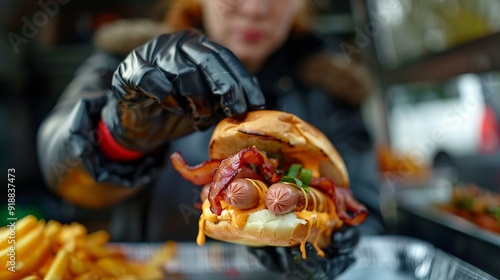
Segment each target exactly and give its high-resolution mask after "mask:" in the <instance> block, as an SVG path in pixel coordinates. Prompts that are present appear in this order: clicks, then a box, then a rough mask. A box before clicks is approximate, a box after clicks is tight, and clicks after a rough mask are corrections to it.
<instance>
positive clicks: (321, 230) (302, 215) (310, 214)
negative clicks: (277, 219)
mask: <svg viewBox="0 0 500 280" xmlns="http://www.w3.org/2000/svg"><path fill="white" fill-rule="evenodd" d="M246 180H248V181H250V182H252V184H253V185H254V186H255V188H256V189H257V191H258V192H259V205H258V206H257V207H256V208H253V209H248V210H241V209H236V208H234V207H231V206H229V205H228V204H226V203H225V202H224V201H221V206H222V209H223V210H222V213H221V215H219V216H217V215H216V214H214V213H212V212H211V211H210V202H209V201H208V200H205V201H204V202H203V206H202V209H203V212H202V214H201V216H200V220H199V223H198V236H197V237H196V243H197V244H198V245H200V246H201V245H203V244H205V240H206V238H205V221H210V222H214V223H216V222H218V221H224V220H226V221H229V222H230V223H232V224H233V225H234V226H235V227H237V228H244V227H245V225H246V222H247V219H248V216H249V215H250V214H252V213H254V212H256V211H258V210H262V209H264V208H265V207H266V203H265V194H266V191H267V186H266V185H265V184H264V183H263V182H261V181H259V180H252V179H246ZM301 190H302V192H303V194H304V197H305V207H304V209H307V207H308V206H309V203H310V202H309V199H308V196H307V193H306V192H305V190H304V189H302V188H301ZM309 191H310V195H311V198H312V201H311V202H312V205H313V210H311V211H308V210H302V211H295V214H296V215H297V218H299V219H303V220H305V221H306V222H307V227H308V229H307V235H306V236H305V237H304V239H303V240H302V241H301V242H300V252H301V254H302V258H303V259H306V258H307V254H306V248H305V245H306V242H310V243H311V244H312V246H313V247H314V249H315V250H316V253H317V254H318V255H319V256H321V257H324V256H325V253H324V251H323V250H322V249H321V248H320V247H319V245H318V244H317V243H318V239H319V237H321V236H331V234H332V233H333V230H334V229H336V228H339V227H341V226H342V224H343V222H342V220H341V219H339V217H338V215H337V211H336V208H335V204H334V202H333V200H332V199H330V198H329V197H327V196H326V195H325V194H323V193H321V192H320V191H318V190H316V189H314V188H309ZM327 210H328V212H325V211H327ZM314 226H316V228H317V231H314V233H313V231H312V229H313V227H314Z"/></svg>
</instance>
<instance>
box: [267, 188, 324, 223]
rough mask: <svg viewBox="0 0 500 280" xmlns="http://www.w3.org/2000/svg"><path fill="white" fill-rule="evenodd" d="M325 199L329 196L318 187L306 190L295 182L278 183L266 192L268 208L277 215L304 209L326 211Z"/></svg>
mask: <svg viewBox="0 0 500 280" xmlns="http://www.w3.org/2000/svg"><path fill="white" fill-rule="evenodd" d="M324 199H328V198H326V197H325V195H324V194H323V193H321V192H319V191H317V190H316V189H312V188H311V189H310V190H309V191H308V192H306V191H303V190H301V189H300V188H298V187H296V186H295V185H293V184H287V183H276V184H273V185H271V186H270V187H269V189H268V190H267V192H266V208H267V209H268V210H269V211H271V212H272V213H274V214H277V215H281V214H286V213H290V212H293V211H302V210H308V211H318V212H326V211H328V210H327V209H325V207H327V206H328V205H327V204H325V203H323V202H322V200H324Z"/></svg>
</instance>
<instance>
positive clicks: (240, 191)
mask: <svg viewBox="0 0 500 280" xmlns="http://www.w3.org/2000/svg"><path fill="white" fill-rule="evenodd" d="M222 198H223V200H224V201H225V202H226V203H227V204H229V205H230V206H233V207H236V208H238V209H242V210H246V209H251V208H254V207H257V206H258V205H259V199H260V197H259V192H258V191H257V189H256V188H255V186H254V185H253V184H252V182H250V181H248V180H245V179H241V178H236V179H234V180H233V181H232V182H231V184H229V186H228V187H227V188H226V189H225V190H224V191H223V193H222Z"/></svg>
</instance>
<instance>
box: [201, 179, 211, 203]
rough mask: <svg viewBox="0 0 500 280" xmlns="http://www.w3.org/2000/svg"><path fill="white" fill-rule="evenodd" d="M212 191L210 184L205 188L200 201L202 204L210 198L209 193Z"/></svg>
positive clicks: (202, 190)
mask: <svg viewBox="0 0 500 280" xmlns="http://www.w3.org/2000/svg"><path fill="white" fill-rule="evenodd" d="M209 191H210V183H208V184H206V185H204V186H203V188H202V189H201V192H200V200H201V202H203V201H205V199H207V198H208V192H209Z"/></svg>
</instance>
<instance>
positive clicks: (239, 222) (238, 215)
mask: <svg viewBox="0 0 500 280" xmlns="http://www.w3.org/2000/svg"><path fill="white" fill-rule="evenodd" d="M245 180H247V181H250V182H251V183H252V185H253V186H254V187H255V189H257V192H258V193H259V205H258V206H257V207H255V208H252V209H247V210H241V209H237V208H234V207H232V206H230V205H228V204H227V203H225V202H224V201H221V206H222V209H223V210H222V213H221V214H220V215H219V216H217V215H216V214H214V213H212V211H210V202H209V201H208V199H206V200H205V201H204V202H203V205H202V209H203V212H202V213H201V216H200V220H199V222H198V235H197V237H196V244H198V245H200V246H201V245H203V244H205V221H210V222H213V223H216V222H218V221H224V220H227V221H229V222H230V223H232V224H233V225H234V226H235V227H237V228H244V227H245V225H246V223H247V219H248V216H249V215H250V214H252V213H253V212H256V211H258V210H262V209H264V208H266V192H267V186H266V184H264V183H263V182H262V181H259V180H252V179H245Z"/></svg>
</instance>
